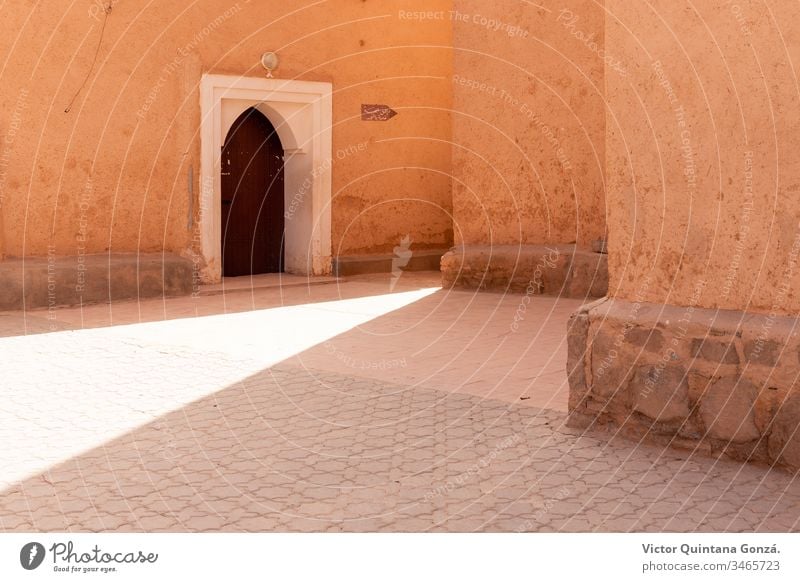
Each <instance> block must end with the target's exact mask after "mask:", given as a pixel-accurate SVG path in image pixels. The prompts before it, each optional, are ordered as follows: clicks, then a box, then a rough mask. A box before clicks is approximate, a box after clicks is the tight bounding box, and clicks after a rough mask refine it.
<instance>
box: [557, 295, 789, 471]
mask: <svg viewBox="0 0 800 582" xmlns="http://www.w3.org/2000/svg"><path fill="white" fill-rule="evenodd" d="M798 331H800V318H796V317H782V316H777V317H772V316H767V315H756V314H747V313H744V312H736V311H718V310H709V309H699V308H693V307H677V306H663V305H653V304H646V303H632V302H628V301H620V300H605V299H604V300H600V301H597V302H594V303H591V304H588V305H586V306H584V307H583V308H582V309H580V310H579V311H578V312H576V313H575V314H574V315H573V316H572V318H571V319H570V321H569V328H568V354H569V355H568V362H567V372H568V374H569V410H570V419H569V424H570V425H571V426H573V427H581V428H587V427H599V426H603V425H606V426H609V427H611V428H613V429H615V430H616V431H617V432H618V433H619V434H620V435H621V436H626V437H630V438H634V439H637V440H639V439H646V440H650V441H656V442H660V443H663V444H668V445H670V446H675V447H681V448H688V449H691V450H698V451H701V452H704V453H707V454H710V455H714V456H727V457H732V458H734V459H737V460H742V461H755V462H764V463H769V464H771V465H777V466H781V467H784V468H788V469H790V470H793V471H795V470H800V336H799V335H798V333H797V332H798Z"/></svg>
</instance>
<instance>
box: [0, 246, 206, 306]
mask: <svg viewBox="0 0 800 582" xmlns="http://www.w3.org/2000/svg"><path fill="white" fill-rule="evenodd" d="M192 285H193V268H192V262H191V261H190V260H189V259H184V258H181V257H178V256H175V255H169V254H167V255H161V254H153V255H135V254H131V255H127V254H122V255H117V254H114V255H110V256H109V255H84V256H81V257H78V256H70V257H51V258H50V259H48V258H28V259H24V260H23V259H9V260H6V261H1V262H0V311H10V310H21V309H38V308H43V307H54V306H57V305H82V304H86V303H103V302H109V301H120V300H126V299H144V298H152V297H163V296H177V295H187V294H189V293H191V292H192Z"/></svg>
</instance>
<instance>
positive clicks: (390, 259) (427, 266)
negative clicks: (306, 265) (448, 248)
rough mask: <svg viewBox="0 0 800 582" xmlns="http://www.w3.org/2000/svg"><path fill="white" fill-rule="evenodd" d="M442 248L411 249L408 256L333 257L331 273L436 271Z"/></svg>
mask: <svg viewBox="0 0 800 582" xmlns="http://www.w3.org/2000/svg"><path fill="white" fill-rule="evenodd" d="M444 253H445V250H444V249H425V250H413V249H411V250H410V251H409V253H408V256H398V255H351V256H341V257H335V258H334V259H333V269H332V271H333V275H334V276H335V277H348V276H351V275H365V274H369V273H391V272H392V269H395V268H397V269H401V270H403V271H438V270H439V262H440V261H441V259H442V255H443V254H444Z"/></svg>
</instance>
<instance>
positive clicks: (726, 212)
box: [568, 0, 800, 471]
mask: <svg viewBox="0 0 800 582" xmlns="http://www.w3.org/2000/svg"><path fill="white" fill-rule="evenodd" d="M606 7H607V9H608V17H607V19H606V43H607V46H608V47H610V48H609V51H611V50H613V51H614V57H615V58H617V59H619V60H620V62H621V63H623V66H624V68H625V69H626V70H627V71H628V73H629V74H628V75H627V76H621V75H617V74H615V72H614V71H613V70H611V69H610V68H609V67H607V68H606V87H607V104H608V107H607V118H606V126H607V142H606V182H607V191H606V200H607V204H608V229H609V256H608V268H609V279H610V281H609V293H608V295H609V299H607V300H601V301H600V302H599V303H595V304H592V305H589V306H586V307H584V308H583V309H581V310H580V311H579V312H578V313H576V314H575V315H574V316H573V317H572V319H571V321H570V324H569V338H568V344H569V350H568V351H569V361H568V373H569V383H570V403H569V408H570V414H571V421H570V422H571V423H572V424H573V425H574V426H584V427H591V426H598V425H607V426H610V427H612V430H614V431H616V432H618V433H619V434H622V435H625V436H629V437H633V438H635V439H637V440H641V439H648V440H657V441H659V442H662V443H664V444H669V445H672V446H681V447H686V448H689V449H691V450H696V451H704V452H706V453H710V454H713V455H725V456H731V457H734V458H737V459H740V460H747V461H760V462H765V463H769V464H770V465H775V466H782V467H785V468H788V469H790V470H793V471H796V470H800V431H799V430H798V427H800V383H799V382H798V374H797V371H798V369H800V368H798V365H799V363H800V359H798V357H799V356H798V354H800V346H799V345H798V333H797V332H798V329H800V318H799V317H798V309H799V308H800V268H798V257H800V197H798V195H797V191H798V188H800V185H799V184H800V165H798V164H797V163H796V160H795V158H796V155H797V153H796V152H797V150H798V146H800V131H798V130H799V129H800V127H798V126H800V116H798V115H797V111H798V106H799V105H800V92H799V88H800V85H798V82H797V78H796V76H795V75H794V73H793V71H794V70H795V69H796V67H794V66H793V65H792V63H793V61H795V60H797V58H798V57H799V56H800V51H799V50H798V47H799V46H800V45H798V43H797V42H796V39H797V38H800V7H798V6H797V5H790V4H789V3H783V2H768V3H767V4H766V5H762V4H758V5H756V4H755V3H750V2H744V1H737V0H713V1H709V2H703V3H690V2H684V1H680V2H674V1H667V0H659V1H657V2H650V3H638V2H627V1H625V0H608V1H607V2H606Z"/></svg>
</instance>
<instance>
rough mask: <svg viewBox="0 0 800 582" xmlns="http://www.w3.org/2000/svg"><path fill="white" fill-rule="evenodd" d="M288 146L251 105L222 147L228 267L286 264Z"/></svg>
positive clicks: (268, 268) (266, 269) (264, 269)
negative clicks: (285, 152) (285, 159)
mask: <svg viewBox="0 0 800 582" xmlns="http://www.w3.org/2000/svg"><path fill="white" fill-rule="evenodd" d="M283 231H284V218H283V148H282V146H281V140H280V138H279V137H278V134H277V133H276V132H275V128H274V127H273V126H272V124H271V123H270V122H269V120H268V119H267V118H266V117H265V116H264V115H263V114H262V113H261V112H260V111H258V110H257V109H254V108H250V109H248V110H247V111H245V112H244V113H242V114H241V115H240V116H239V118H238V119H237V120H236V121H235V122H234V123H233V126H232V127H231V130H230V131H229V132H228V135H227V137H226V138H225V145H224V146H223V147H222V273H223V275H224V276H225V277H238V276H240V275H256V274H258V273H279V272H281V271H282V270H283Z"/></svg>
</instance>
